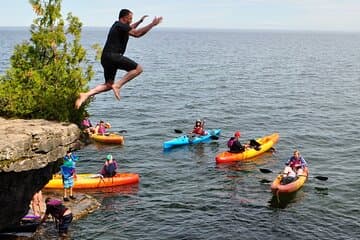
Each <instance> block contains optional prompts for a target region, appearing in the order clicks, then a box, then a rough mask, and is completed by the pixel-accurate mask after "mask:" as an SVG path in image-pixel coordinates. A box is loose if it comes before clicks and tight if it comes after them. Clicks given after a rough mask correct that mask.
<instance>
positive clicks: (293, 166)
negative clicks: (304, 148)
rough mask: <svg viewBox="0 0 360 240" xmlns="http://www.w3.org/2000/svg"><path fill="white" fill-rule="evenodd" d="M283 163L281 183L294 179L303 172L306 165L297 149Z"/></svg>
mask: <svg viewBox="0 0 360 240" xmlns="http://www.w3.org/2000/svg"><path fill="white" fill-rule="evenodd" d="M285 165H286V166H285V168H284V172H283V179H282V181H281V183H282V184H287V183H290V182H292V181H294V180H295V179H296V177H297V176H298V175H302V174H303V172H304V169H305V167H307V163H306V161H305V159H304V158H303V157H302V156H301V155H300V152H299V151H298V150H295V151H294V153H293V156H291V157H290V158H289V159H288V160H287V161H286V163H285Z"/></svg>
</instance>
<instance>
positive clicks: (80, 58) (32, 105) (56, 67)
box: [0, 0, 93, 123]
mask: <svg viewBox="0 0 360 240" xmlns="http://www.w3.org/2000/svg"><path fill="white" fill-rule="evenodd" d="M29 2H30V4H31V5H32V7H33V10H34V12H35V13H36V14H37V16H38V17H37V18H36V19H34V21H33V24H32V25H31V30H30V32H31V38H30V40H29V41H25V42H23V43H21V44H19V45H17V46H16V47H15V49H14V52H13V55H12V56H11V59H10V64H11V67H10V68H9V69H8V70H7V71H6V74H5V75H4V76H0V115H1V116H4V117H18V118H27V119H30V118H44V119H48V120H59V121H70V122H75V123H78V122H80V120H81V118H82V117H83V115H84V114H85V107H86V105H87V104H84V106H83V107H81V108H80V110H75V108H74V103H75V100H76V98H77V96H78V94H79V92H84V91H87V90H88V87H87V85H88V82H89V81H90V79H91V78H92V76H93V71H92V66H91V65H89V62H88V60H87V59H86V51H85V49H84V48H83V47H82V46H81V44H80V39H81V27H82V23H81V22H80V21H79V19H78V18H77V17H74V16H72V14H71V13H69V14H68V16H67V18H66V20H67V23H66V27H65V21H64V20H63V19H62V16H61V12H60V11H61V0H47V1H45V0H30V1H29Z"/></svg>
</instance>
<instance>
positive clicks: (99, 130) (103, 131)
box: [98, 125, 106, 134]
mask: <svg viewBox="0 0 360 240" xmlns="http://www.w3.org/2000/svg"><path fill="white" fill-rule="evenodd" d="M105 132H106V128H105V127H104V126H101V125H99V129H98V134H104V133H105Z"/></svg>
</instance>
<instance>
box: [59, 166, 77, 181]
mask: <svg viewBox="0 0 360 240" xmlns="http://www.w3.org/2000/svg"><path fill="white" fill-rule="evenodd" d="M60 170H61V175H62V176H63V178H64V179H68V178H70V177H72V176H73V175H74V173H75V168H73V167H68V166H65V165H62V166H61V167H60Z"/></svg>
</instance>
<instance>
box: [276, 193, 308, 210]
mask: <svg viewBox="0 0 360 240" xmlns="http://www.w3.org/2000/svg"><path fill="white" fill-rule="evenodd" d="M304 197H305V193H304V192H303V191H302V189H300V190H299V191H296V192H294V193H289V194H276V195H273V196H272V197H271V199H270V200H269V207H270V208H281V209H285V208H286V207H290V206H291V205H292V204H295V203H298V202H300V201H302V200H303V199H304Z"/></svg>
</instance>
